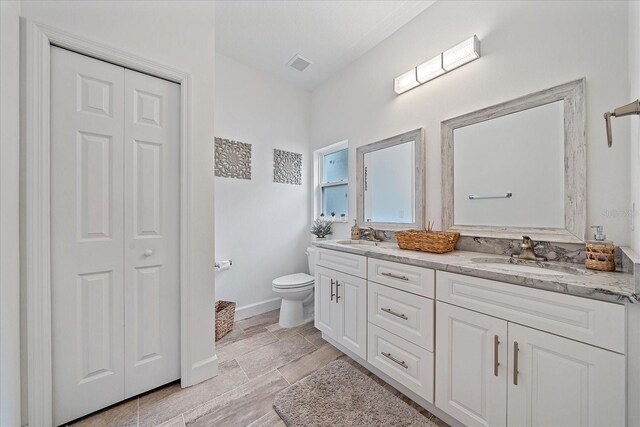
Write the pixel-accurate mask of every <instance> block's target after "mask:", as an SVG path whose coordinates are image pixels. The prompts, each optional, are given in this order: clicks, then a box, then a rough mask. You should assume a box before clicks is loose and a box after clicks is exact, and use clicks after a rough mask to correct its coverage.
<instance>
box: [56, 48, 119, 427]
mask: <svg viewBox="0 0 640 427" xmlns="http://www.w3.org/2000/svg"><path fill="white" fill-rule="evenodd" d="M123 93H124V69H123V68H121V67H117V66H115V65H112V64H108V63H106V62H101V61H97V60H95V59H92V58H89V57H86V56H83V55H79V54H76V53H72V52H69V51H67V50H63V49H59V48H57V47H52V48H51V100H52V108H51V303H52V304H51V310H52V312H51V321H52V332H53V335H52V375H53V422H54V425H59V424H63V423H65V422H67V421H70V420H73V419H75V418H78V417H80V416H82V415H85V414H87V413H89V412H92V411H95V410H97V409H100V408H103V407H105V406H108V405H111V404H113V403H116V402H118V401H120V400H122V399H123V398H124V371H125V369H124V335H123V327H124V324H123V322H124V312H123V289H124V283H123V257H122V250H123V249H122V248H123V211H124V208H123V187H124V184H123V156H124V154H123V129H122V122H123V113H124V102H123Z"/></svg>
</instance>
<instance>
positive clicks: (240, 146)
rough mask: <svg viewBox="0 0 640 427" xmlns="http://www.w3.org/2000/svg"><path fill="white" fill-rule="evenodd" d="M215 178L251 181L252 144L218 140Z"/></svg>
mask: <svg viewBox="0 0 640 427" xmlns="http://www.w3.org/2000/svg"><path fill="white" fill-rule="evenodd" d="M215 154H216V164H215V176H221V177H224V178H240V179H251V144H246V143H244V142H240V141H232V140H230V139H223V138H216V142H215Z"/></svg>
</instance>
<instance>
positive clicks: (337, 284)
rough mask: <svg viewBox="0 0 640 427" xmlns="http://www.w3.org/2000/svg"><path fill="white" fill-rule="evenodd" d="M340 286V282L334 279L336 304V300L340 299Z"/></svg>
mask: <svg viewBox="0 0 640 427" xmlns="http://www.w3.org/2000/svg"><path fill="white" fill-rule="evenodd" d="M339 287H340V282H338V281H337V280H336V304H337V303H338V300H339V299H340V295H338V288H339Z"/></svg>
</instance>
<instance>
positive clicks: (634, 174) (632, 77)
mask: <svg viewBox="0 0 640 427" xmlns="http://www.w3.org/2000/svg"><path fill="white" fill-rule="evenodd" d="M638 98H640V2H637V1H630V2H629V97H628V99H627V100H625V101H623V103H626V102H630V101H633V100H635V99H638ZM623 120H628V122H629V127H630V132H631V135H630V136H631V138H630V142H631V144H630V145H631V156H630V163H631V201H632V202H634V203H635V206H636V208H635V214H634V230H633V239H632V241H631V245H632V247H633V249H634V251H635V252H637V253H640V215H639V214H638V213H639V212H640V116H631V117H625V118H622V119H620V121H623ZM614 142H615V140H614ZM636 274H640V273H636ZM639 325H640V307H639V306H638V304H630V305H628V313H627V331H628V344H627V347H628V352H627V373H628V376H629V381H628V390H627V393H628V395H627V407H628V412H627V416H628V418H627V425H630V426H635V425H640V406H638V402H640V329H639V328H638V326H639Z"/></svg>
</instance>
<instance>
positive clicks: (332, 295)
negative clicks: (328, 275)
mask: <svg viewBox="0 0 640 427" xmlns="http://www.w3.org/2000/svg"><path fill="white" fill-rule="evenodd" d="M334 296H336V294H334V293H333V279H331V301H333V297H334Z"/></svg>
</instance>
